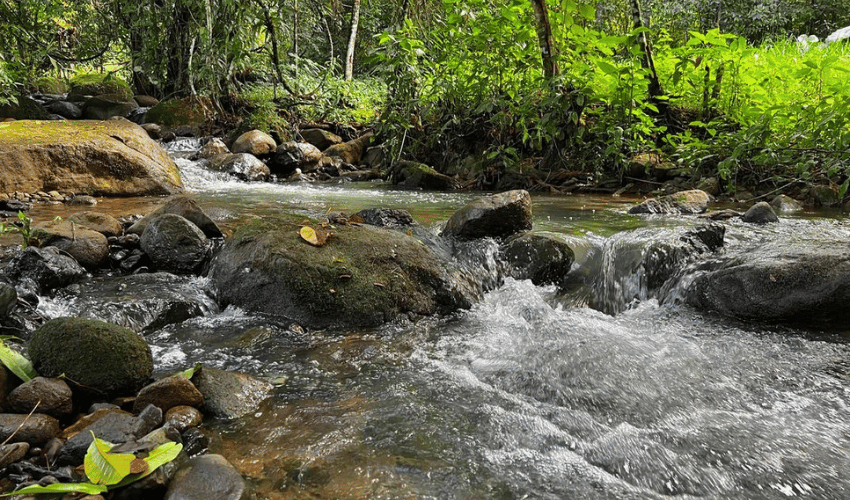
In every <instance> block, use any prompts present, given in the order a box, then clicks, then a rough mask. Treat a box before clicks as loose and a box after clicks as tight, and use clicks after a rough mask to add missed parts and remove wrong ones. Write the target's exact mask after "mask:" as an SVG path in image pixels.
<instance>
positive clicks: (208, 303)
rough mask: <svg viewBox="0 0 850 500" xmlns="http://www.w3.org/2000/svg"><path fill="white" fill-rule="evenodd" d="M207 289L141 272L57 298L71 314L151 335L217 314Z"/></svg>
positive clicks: (194, 281)
mask: <svg viewBox="0 0 850 500" xmlns="http://www.w3.org/2000/svg"><path fill="white" fill-rule="evenodd" d="M122 264H123V262H122ZM205 287H206V286H205V285H204V284H203V283H202V282H200V281H198V280H197V279H196V278H193V277H184V276H175V275H173V274H169V273H141V274H134V275H131V276H116V277H111V278H104V279H103V280H99V281H90V282H85V283H80V284H79V285H75V286H72V287H68V288H66V289H63V290H60V291H59V292H58V294H57V297H58V298H59V299H61V300H63V302H65V304H66V307H67V308H68V314H72V315H74V316H80V317H84V318H90V319H97V320H101V321H107V322H109V323H114V324H116V325H120V326H123V327H126V328H129V329H131V330H133V331H136V332H147V331H152V330H156V329H158V328H162V327H164V326H166V325H171V324H175V323H181V322H183V321H185V320H187V319H189V318H194V317H196V316H203V315H207V314H210V313H213V312H216V311H217V307H216V304H215V302H214V301H213V300H212V299H211V298H210V297H209V296H208V295H207V292H206V288H205Z"/></svg>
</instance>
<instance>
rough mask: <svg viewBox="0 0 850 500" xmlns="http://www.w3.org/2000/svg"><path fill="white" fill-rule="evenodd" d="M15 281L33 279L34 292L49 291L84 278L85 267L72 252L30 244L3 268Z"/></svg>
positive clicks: (3, 273)
mask: <svg viewBox="0 0 850 500" xmlns="http://www.w3.org/2000/svg"><path fill="white" fill-rule="evenodd" d="M0 273H2V275H3V276H4V277H5V278H6V279H8V280H9V281H11V282H12V283H20V282H22V281H24V280H26V281H29V282H30V283H32V285H33V288H35V290H33V291H34V292H35V293H39V294H42V293H46V292H48V291H51V290H55V289H56V288H61V287H64V286H68V285H70V284H72V283H76V282H77V281H79V280H81V279H83V277H84V276H85V275H86V270H85V269H83V268H82V266H80V264H79V263H78V262H77V261H76V260H74V258H73V257H71V256H70V255H68V254H66V253H64V252H62V251H61V250H59V249H58V248H56V247H45V248H36V247H27V248H25V249H23V250H22V251H20V252H19V253H18V254H17V255H15V257H14V258H12V260H11V262H9V264H8V265H7V266H6V267H5V268H4V269H3V270H2V272H0Z"/></svg>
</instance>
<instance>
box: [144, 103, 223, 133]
mask: <svg viewBox="0 0 850 500" xmlns="http://www.w3.org/2000/svg"><path fill="white" fill-rule="evenodd" d="M214 115H215V110H214V108H213V105H212V103H211V102H210V100H209V99H207V98H206V97H200V96H192V97H186V98H183V99H168V100H166V101H162V102H160V103H159V104H157V105H156V106H154V107H152V108H151V109H149V110H148V112H147V114H146V115H145V121H146V122H148V123H157V124H159V125H160V126H162V128H163V129H164V130H175V129H178V128H184V129H186V130H191V131H192V132H193V133H194V135H200V128H201V126H202V125H203V124H204V123H205V122H206V121H207V120H208V119H210V118H212V117H213V116H214Z"/></svg>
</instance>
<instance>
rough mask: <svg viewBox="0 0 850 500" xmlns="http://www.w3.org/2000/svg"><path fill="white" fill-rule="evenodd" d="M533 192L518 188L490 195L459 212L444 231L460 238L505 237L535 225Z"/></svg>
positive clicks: (444, 234)
mask: <svg viewBox="0 0 850 500" xmlns="http://www.w3.org/2000/svg"><path fill="white" fill-rule="evenodd" d="M531 225H532V222H531V196H530V195H529V194H528V191H524V190H516V191H506V192H504V193H499V194H494V195H492V196H486V197H484V198H481V199H479V200H478V201H475V202H472V203H470V204H468V205H466V206H465V207H463V208H461V209H460V210H458V211H457V212H455V213H454V214H453V215H452V216H451V218H450V219H449V221H448V222H447V223H446V227H445V228H444V229H443V233H442V235H443V236H445V237H451V238H458V239H475V238H486V237H491V238H504V237H507V236H510V235H512V234H516V233H520V232H523V231H528V230H530V229H531Z"/></svg>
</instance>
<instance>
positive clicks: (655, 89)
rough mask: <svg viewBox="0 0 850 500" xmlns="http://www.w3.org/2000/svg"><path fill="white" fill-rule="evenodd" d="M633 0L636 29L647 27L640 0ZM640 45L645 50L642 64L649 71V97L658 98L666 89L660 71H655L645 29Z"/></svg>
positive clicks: (641, 35) (639, 36)
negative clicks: (659, 74) (661, 80)
mask: <svg viewBox="0 0 850 500" xmlns="http://www.w3.org/2000/svg"><path fill="white" fill-rule="evenodd" d="M631 2H632V22H633V23H634V26H635V29H638V28H643V27H645V26H644V24H643V15H642V14H641V9H640V0H631ZM637 41H638V45H639V46H640V48H641V51H642V52H643V57H641V60H640V62H641V65H642V66H643V69H645V70H646V71H647V78H648V79H649V89H648V90H649V98H650V99H651V100H657V98H658V97H661V96H663V95H664V89H662V88H661V82H660V81H659V80H658V72H656V71H655V61H654V60H653V58H652V46H651V45H650V43H649V38H648V37H647V36H646V32H645V31H643V32H641V33H639V34H638V38H637Z"/></svg>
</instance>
